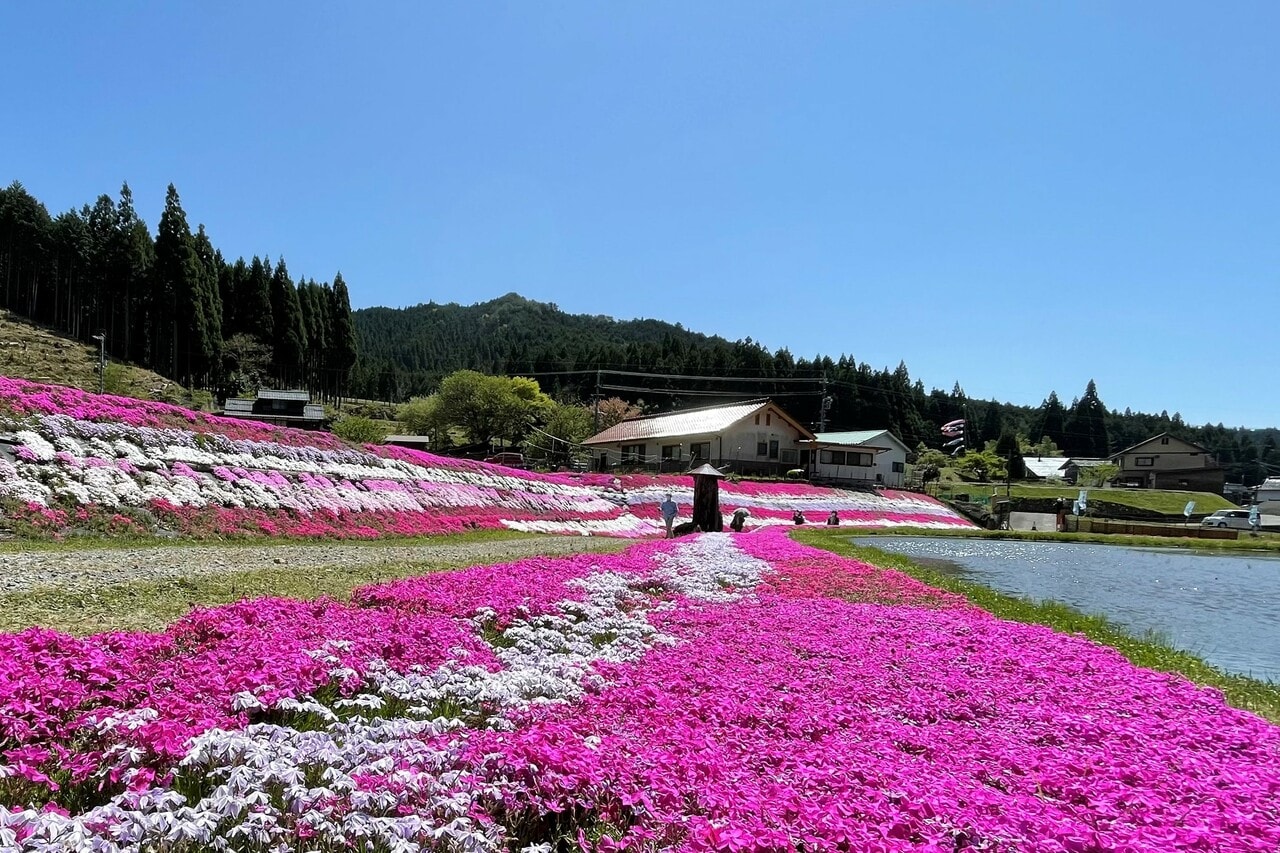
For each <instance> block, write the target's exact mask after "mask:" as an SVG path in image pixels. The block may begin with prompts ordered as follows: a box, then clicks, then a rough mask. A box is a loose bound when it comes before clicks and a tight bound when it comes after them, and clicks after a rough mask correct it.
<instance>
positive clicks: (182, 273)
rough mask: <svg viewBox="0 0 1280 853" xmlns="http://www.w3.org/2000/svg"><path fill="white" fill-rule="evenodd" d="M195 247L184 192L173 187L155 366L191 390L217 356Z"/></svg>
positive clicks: (160, 245) (159, 282)
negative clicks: (191, 386)
mask: <svg viewBox="0 0 1280 853" xmlns="http://www.w3.org/2000/svg"><path fill="white" fill-rule="evenodd" d="M193 243H194V241H193V239H192V236H191V228H190V226H188V225H187V214H186V212H185V211H183V209H182V201H181V200H180V199H179V198H178V190H177V188H175V187H174V185H173V184H169V189H168V192H167V193H166V195H165V203H164V213H162V214H161V215H160V228H159V233H158V234H157V236H156V264H155V275H154V277H153V280H154V291H153V292H154V296H155V301H154V304H156V305H158V308H159V310H158V311H157V312H156V313H157V317H156V320H157V321H158V322H156V323H155V324H154V325H155V328H156V338H157V340H156V344H157V346H156V348H155V350H154V351H153V358H154V359H155V360H154V364H156V365H157V366H158V367H160V368H162V369H165V370H168V371H169V375H170V376H173V377H176V378H178V379H181V380H182V381H183V383H184V384H187V385H192V384H194V380H195V379H196V378H197V376H200V375H202V374H203V372H204V371H205V370H207V368H208V364H209V360H210V358H211V356H212V342H211V341H210V337H209V326H208V318H207V317H206V316H205V310H206V300H205V299H204V297H203V294H202V289H203V285H204V269H203V267H202V266H201V264H200V260H199V258H197V257H196V253H195V249H194V247H193Z"/></svg>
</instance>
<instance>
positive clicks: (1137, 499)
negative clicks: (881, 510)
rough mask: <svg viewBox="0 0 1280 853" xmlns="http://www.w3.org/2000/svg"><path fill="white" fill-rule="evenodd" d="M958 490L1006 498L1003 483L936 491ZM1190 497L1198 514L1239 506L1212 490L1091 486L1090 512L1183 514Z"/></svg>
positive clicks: (1033, 494)
mask: <svg viewBox="0 0 1280 853" xmlns="http://www.w3.org/2000/svg"><path fill="white" fill-rule="evenodd" d="M1010 493H1011V494H1012V496H1013V497H1015V498H1042V499H1044V500H1046V501H1053V500H1055V499H1057V498H1066V499H1067V500H1069V501H1074V500H1075V499H1076V498H1077V497H1079V496H1080V489H1079V488H1077V487H1075V486H1037V485H1032V484H1029V483H1014V484H1013V485H1012V486H1011V487H1010ZM957 494H968V495H969V496H970V497H971V498H977V497H979V496H985V497H990V496H991V495H993V494H995V495H997V496H998V497H1001V498H1003V497H1004V494H1005V487H1004V483H962V482H944V483H942V484H941V485H940V486H939V487H938V489H937V491H936V495H937V496H938V497H941V498H950V497H952V496H953V495H957ZM1187 501H1195V502H1196V507H1195V514H1196V515H1197V516H1201V515H1209V514H1210V513H1212V512H1214V511H1216V510H1220V509H1235V508H1236V505H1235V504H1233V503H1232V502H1231V501H1229V500H1227V499H1226V498H1224V497H1223V496H1222V495H1215V494H1211V493H1209V492H1181V491H1172V490H1164V489H1097V488H1090V489H1089V506H1090V508H1091V514H1098V515H1105V511H1103V510H1101V509H1100V507H1101V506H1102V505H1104V504H1114V505H1116V506H1117V507H1124V508H1131V509H1137V510H1143V511H1145V512H1154V513H1159V514H1160V515H1176V516H1181V515H1182V510H1183V508H1184V507H1186V505H1187ZM1094 511H1096V513H1095V512H1094Z"/></svg>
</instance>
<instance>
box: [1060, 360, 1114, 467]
mask: <svg viewBox="0 0 1280 853" xmlns="http://www.w3.org/2000/svg"><path fill="white" fill-rule="evenodd" d="M1106 416H1107V408H1106V406H1104V405H1103V404H1102V401H1101V400H1100V399H1098V387H1097V385H1095V384H1094V381H1093V380H1092V379H1090V380H1089V384H1088V386H1087V387H1086V388H1085V391H1084V396H1083V397H1081V398H1080V399H1079V400H1078V401H1076V404H1075V406H1073V407H1072V409H1071V416H1070V417H1069V418H1068V419H1067V425H1066V436H1065V441H1066V446H1067V447H1068V448H1071V450H1070V455H1071V456H1084V457H1087V458H1093V459H1101V458H1103V457H1105V456H1106V455H1107V454H1108V453H1109V452H1110V451H1109V447H1108V441H1107V422H1106Z"/></svg>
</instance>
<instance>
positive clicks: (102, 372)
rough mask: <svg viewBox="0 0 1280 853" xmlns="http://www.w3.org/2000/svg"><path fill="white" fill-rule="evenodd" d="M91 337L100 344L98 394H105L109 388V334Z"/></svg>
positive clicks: (102, 333) (103, 333) (104, 333)
mask: <svg viewBox="0 0 1280 853" xmlns="http://www.w3.org/2000/svg"><path fill="white" fill-rule="evenodd" d="M91 337H92V338H93V340H95V341H97V342H98V393H99V394H105V393H106V388H107V333H106V332H100V333H98V334H96V335H92V336H91Z"/></svg>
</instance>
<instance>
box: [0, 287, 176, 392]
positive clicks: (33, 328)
mask: <svg viewBox="0 0 1280 853" xmlns="http://www.w3.org/2000/svg"><path fill="white" fill-rule="evenodd" d="M0 375H4V376H14V377H17V378H19V379H29V380H31V381H32V382H47V383H51V384H54V385H69V386H71V387H73V388H79V389H81V390H83V391H89V392H92V393H97V391H98V348H97V347H96V346H88V345H86V344H84V343H82V342H81V341H78V340H75V339H74V338H69V337H66V336H65V335H60V334H58V333H57V332H53V331H50V330H48V329H45V328H44V327H42V326H37V325H35V324H34V323H32V322H30V321H28V320H26V319H24V318H22V317H20V316H18V315H17V314H14V313H12V312H10V311H4V310H0ZM106 386H107V387H106V391H107V393H108V394H115V395H117V396H121V397H137V398H138V399H141V400H162V401H164V402H166V403H174V404H176V405H190V403H191V397H190V395H189V394H188V393H187V392H186V390H185V389H184V388H183V387H182V386H181V385H178V384H177V383H176V382H174V381H173V380H171V379H166V378H165V377H163V376H161V375H160V374H159V373H155V372H153V371H150V370H147V369H145V368H142V367H136V366H134V365H132V364H127V363H123V362H116V361H111V362H110V363H109V364H108V365H107V376H106Z"/></svg>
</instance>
